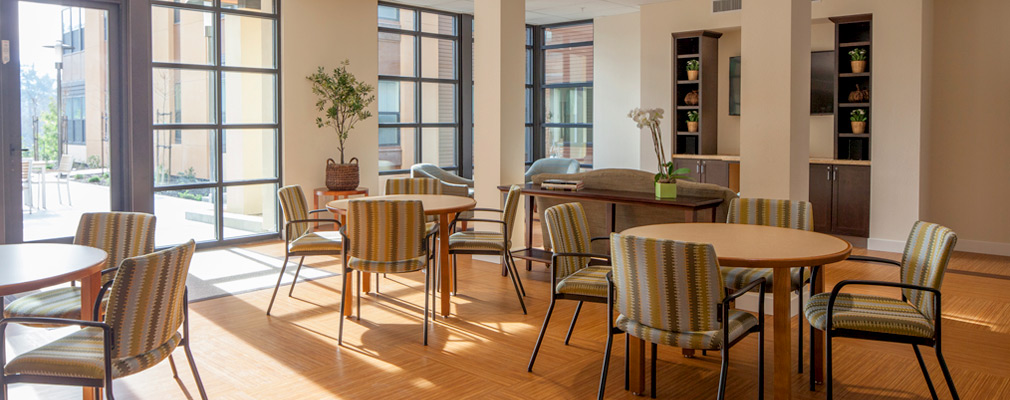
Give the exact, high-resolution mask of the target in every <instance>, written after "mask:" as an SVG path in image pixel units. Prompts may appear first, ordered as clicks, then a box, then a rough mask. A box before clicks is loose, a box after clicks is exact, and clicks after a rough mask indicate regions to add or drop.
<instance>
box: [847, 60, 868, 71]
mask: <svg viewBox="0 0 1010 400" xmlns="http://www.w3.org/2000/svg"><path fill="white" fill-rule="evenodd" d="M850 63H851V65H852V73H855V74H861V73H863V71H866V60H863V61H852V62H850Z"/></svg>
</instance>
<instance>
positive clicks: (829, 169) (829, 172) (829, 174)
mask: <svg viewBox="0 0 1010 400" xmlns="http://www.w3.org/2000/svg"><path fill="white" fill-rule="evenodd" d="M828 180H829V181H830V180H831V166H830V165H829V166H828Z"/></svg>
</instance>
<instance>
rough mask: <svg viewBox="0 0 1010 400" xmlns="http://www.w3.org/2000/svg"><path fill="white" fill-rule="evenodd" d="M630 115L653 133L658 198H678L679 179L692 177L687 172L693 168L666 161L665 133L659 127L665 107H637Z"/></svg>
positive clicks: (639, 127) (641, 126)
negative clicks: (680, 166)
mask: <svg viewBox="0 0 1010 400" xmlns="http://www.w3.org/2000/svg"><path fill="white" fill-rule="evenodd" d="M628 117H630V118H631V119H632V120H634V121H635V123H637V124H638V129H642V128H644V127H649V131H650V132H651V133H652V147H653V149H654V150H655V151H656V162H657V164H658V166H659V172H657V173H656V176H655V183H656V198H659V199H674V198H677V180H678V179H690V178H689V177H688V176H687V175H686V174H687V173H689V172H691V170H690V169H688V168H679V169H678V168H676V167H674V164H673V161H669V162H668V161H666V150H665V148H664V147H663V133H662V131H661V130H660V128H659V121H660V120H662V119H663V109H662V108H655V109H651V110H643V109H640V108H636V109H634V110H631V112H629V113H628Z"/></svg>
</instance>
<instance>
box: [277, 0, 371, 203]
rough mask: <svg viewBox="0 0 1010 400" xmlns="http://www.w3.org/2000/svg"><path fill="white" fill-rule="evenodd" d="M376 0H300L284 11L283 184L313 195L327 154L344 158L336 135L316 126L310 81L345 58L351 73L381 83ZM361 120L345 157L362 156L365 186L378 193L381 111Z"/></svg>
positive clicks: (361, 167)
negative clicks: (298, 187) (379, 80)
mask: <svg viewBox="0 0 1010 400" xmlns="http://www.w3.org/2000/svg"><path fill="white" fill-rule="evenodd" d="M376 10H377V3H376V1H374V0H299V1H294V2H287V3H285V5H284V11H283V12H282V13H281V20H282V21H281V42H282V44H281V59H282V65H283V68H282V70H281V88H282V92H281V104H282V108H283V109H282V112H281V118H282V119H281V121H282V123H283V130H284V135H283V154H282V162H283V168H284V169H283V172H284V177H283V179H284V183H285V184H287V185H292V184H298V185H302V188H303V189H304V190H305V191H306V196H311V194H312V193H311V192H309V191H311V190H312V189H313V188H316V187H320V186H323V184H324V183H325V179H326V178H325V176H326V173H325V165H326V159H327V158H331V157H332V158H334V159H337V160H338V161H339V156H340V154H339V152H338V150H337V143H338V140H337V136H336V133H334V132H333V131H332V130H330V129H320V128H317V127H316V124H315V118H316V116H317V115H318V112H317V111H316V110H315V96H314V95H313V94H312V91H311V86H310V85H309V82H308V81H307V80H306V79H305V77H306V76H308V75H309V74H312V73H313V72H315V70H316V68H317V67H319V66H323V67H325V68H327V69H332V68H333V67H336V66H337V65H339V64H340V62H341V61H343V60H345V59H346V60H349V61H350V62H351V65H350V67H349V68H348V69H349V70H350V71H351V72H352V73H354V74H355V76H357V78H358V79H359V80H362V81H364V82H366V83H368V84H370V85H372V86H375V85H377V83H378V27H377V22H376V21H377V16H376V12H377V11H376ZM370 110H371V112H372V118H369V119H367V120H365V121H362V122H359V123H358V124H357V126H355V128H354V130H353V131H352V132H351V134H350V138H349V139H348V140H347V143H346V149H345V157H346V159H347V160H350V158H351V157H357V158H358V160H359V165H360V167H359V168H360V173H361V186H364V187H367V188H369V190H371V191H372V193H378V192H379V187H378V183H379V174H378V163H379V159H378V154H379V142H378V136H377V135H378V118H376V115H377V112H378V109H377V107H376V104H375V103H372V105H371V107H370Z"/></svg>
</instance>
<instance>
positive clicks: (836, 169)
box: [832, 167, 838, 181]
mask: <svg viewBox="0 0 1010 400" xmlns="http://www.w3.org/2000/svg"><path fill="white" fill-rule="evenodd" d="M832 179H833V180H836V181H837V180H838V167H835V176H834V177H833V178H832Z"/></svg>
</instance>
